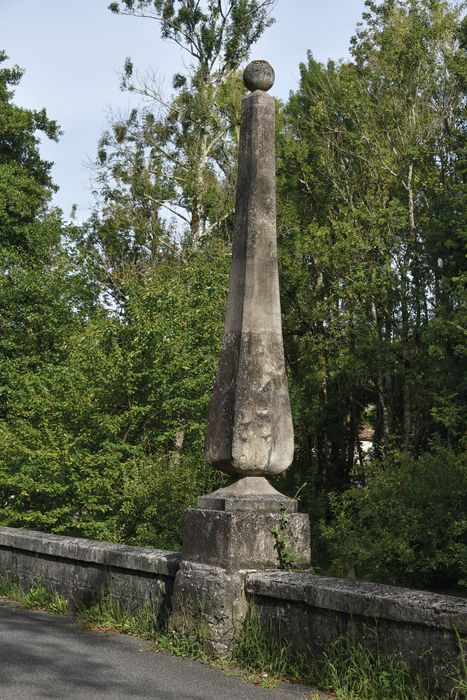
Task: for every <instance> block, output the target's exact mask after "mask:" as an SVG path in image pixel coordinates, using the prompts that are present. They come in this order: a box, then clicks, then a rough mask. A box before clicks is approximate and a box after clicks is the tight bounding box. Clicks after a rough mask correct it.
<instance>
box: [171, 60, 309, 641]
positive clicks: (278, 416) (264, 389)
mask: <svg viewBox="0 0 467 700" xmlns="http://www.w3.org/2000/svg"><path fill="white" fill-rule="evenodd" d="M244 81H245V85H246V87H247V88H248V89H249V90H250V94H249V95H247V96H246V97H244V98H243V101H242V114H241V127H240V152H239V168H238V179H237V198H236V207H235V230H234V240H233V250H232V269H231V276H230V287H229V294H228V301H227V313H226V319H225V326H224V336H223V342H222V350H221V357H220V362H219V369H218V373H217V378H216V383H215V386H214V391H213V398H212V403H211V408H210V411H209V419H208V428H207V434H206V459H207V461H208V462H209V463H210V464H212V465H213V466H214V467H215V468H217V469H220V470H221V471H223V472H226V473H227V474H229V475H230V476H232V477H233V479H234V482H233V483H232V484H231V485H229V486H226V487H224V488H221V489H218V490H217V491H214V493H210V494H206V495H205V496H201V497H200V498H198V507H197V508H188V510H187V511H186V514H185V523H184V532H183V560H182V563H181V565H180V568H179V570H178V572H177V576H176V579H175V588H174V595H173V599H172V601H173V609H172V615H171V618H170V619H171V622H170V625H171V628H172V629H173V630H174V631H183V632H185V633H187V632H190V631H192V630H193V629H194V627H196V625H199V624H200V623H202V624H203V628H204V630H205V633H206V642H205V647H206V651H207V652H208V653H214V654H223V655H225V654H228V653H230V652H231V651H232V647H233V645H234V644H235V640H236V638H237V635H238V632H239V630H240V628H241V625H242V622H243V620H244V618H245V615H246V612H247V607H248V606H247V600H246V597H245V591H244V581H245V576H246V572H247V571H251V570H261V569H276V568H278V567H279V566H280V563H281V562H280V561H279V557H278V547H277V542H276V540H275V537H274V532H277V528H278V527H279V522H282V523H283V522H284V521H283V520H282V521H281V520H280V518H281V511H282V510H284V509H286V511H287V517H286V521H287V527H286V531H285V532H284V533H283V534H284V535H286V536H287V537H288V541H289V543H290V546H291V547H292V548H293V549H294V551H295V553H296V555H297V558H300V559H301V561H302V563H304V564H305V565H306V564H307V563H309V561H310V523H309V518H308V516H307V515H305V514H304V513H298V512H297V502H296V501H295V500H294V499H292V498H288V497H287V496H284V495H283V494H281V493H279V492H278V491H276V489H274V488H273V487H272V486H271V484H270V483H269V482H268V480H267V478H266V477H267V476H273V475H276V474H280V473H281V472H283V471H284V470H285V469H287V467H288V466H289V465H290V463H291V461H292V457H293V428H292V419H291V413H290V403H289V394H288V388H287V376H286V372H285V363H284V350H283V344H282V328H281V312H280V299H279V277H278V270H277V253H276V191H275V184H276V177H275V147H274V143H275V126H274V121H275V119H274V116H275V103H274V99H273V98H272V97H270V96H269V95H268V94H267V92H266V91H267V90H268V89H269V88H270V87H271V86H272V85H273V83H274V71H273V69H272V68H271V66H270V65H269V64H268V63H267V62H266V61H253V63H250V65H249V66H248V67H247V68H246V70H245V73H244ZM193 621H194V622H193ZM193 625H194V627H193Z"/></svg>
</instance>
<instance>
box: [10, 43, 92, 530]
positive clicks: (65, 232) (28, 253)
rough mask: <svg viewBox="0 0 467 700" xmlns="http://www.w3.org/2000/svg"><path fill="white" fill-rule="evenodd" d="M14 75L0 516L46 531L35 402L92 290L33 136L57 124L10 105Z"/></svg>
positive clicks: (56, 439)
mask: <svg viewBox="0 0 467 700" xmlns="http://www.w3.org/2000/svg"><path fill="white" fill-rule="evenodd" d="M6 59H7V57H6V55H5V53H3V52H2V53H0V64H1V63H4V62H5V61H6ZM21 75H22V71H21V70H20V69H19V68H18V67H16V66H15V67H13V68H4V67H1V68H0V272H1V274H0V328H1V332H0V445H1V448H0V513H2V519H3V515H4V514H5V512H6V511H5V509H8V507H11V506H16V503H19V504H21V505H22V506H23V508H24V514H23V515H24V518H23V519H22V520H21V522H22V524H29V525H32V526H36V527H37V526H39V527H41V526H42V527H44V526H45V527H47V525H48V524H49V523H50V517H49V515H50V514H48V513H47V511H50V510H52V511H53V510H54V509H57V508H60V507H61V505H62V501H61V500H60V497H61V495H63V494H62V489H61V484H60V479H55V476H56V472H55V469H54V468H55V466H56V464H54V463H53V459H49V458H51V456H52V454H53V452H54V447H56V445H57V444H59V443H60V441H61V435H60V433H58V434H55V427H56V426H54V425H53V424H51V422H50V415H49V416H48V417H47V418H46V420H45V421H44V422H42V421H41V416H43V415H44V414H43V411H44V409H45V407H46V406H47V405H48V403H47V402H45V403H44V402H43V399H44V398H45V397H46V395H47V387H48V386H49V385H50V382H51V381H52V379H53V378H54V377H55V376H56V375H57V373H58V372H59V368H60V364H61V363H62V362H63V360H64V358H65V357H66V355H67V344H68V342H69V340H70V336H71V334H73V333H75V332H76V329H77V328H79V327H81V325H82V323H83V322H84V320H85V319H86V317H87V316H88V315H89V313H90V311H91V309H92V307H93V305H94V303H95V293H94V289H93V285H92V284H89V283H88V281H87V280H86V277H85V275H84V274H82V273H81V272H80V271H79V270H78V267H77V260H76V256H75V254H73V253H72V252H71V250H67V245H68V244H67V241H66V239H68V243H69V242H70V237H71V235H72V233H73V228H72V227H66V226H64V225H63V223H62V221H61V215H60V212H59V211H57V210H53V209H50V208H49V207H48V202H49V199H50V195H51V192H52V190H53V189H54V185H53V183H52V180H51V177H50V169H51V163H48V162H47V161H44V160H43V159H42V158H41V156H40V152H39V147H38V144H39V138H38V133H43V134H45V135H46V136H48V137H49V138H52V139H56V138H57V137H58V134H59V131H58V126H57V124H56V123H55V122H54V121H51V120H49V119H48V117H47V114H46V112H45V110H40V111H36V110H29V109H24V108H21V107H18V106H17V105H15V104H14V102H13V97H14V92H13V89H12V88H14V86H15V85H17V84H18V82H19V80H20V79H21ZM58 462H59V464H58V469H57V471H58V473H63V470H64V466H63V464H60V461H59V459H58ZM21 505H20V508H21ZM3 522H5V524H7V523H8V522H9V520H8V519H6V520H5V519H3Z"/></svg>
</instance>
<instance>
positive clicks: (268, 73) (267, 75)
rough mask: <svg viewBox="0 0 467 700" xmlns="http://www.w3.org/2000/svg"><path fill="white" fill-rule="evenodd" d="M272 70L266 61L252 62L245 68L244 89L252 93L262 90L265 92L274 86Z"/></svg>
mask: <svg viewBox="0 0 467 700" xmlns="http://www.w3.org/2000/svg"><path fill="white" fill-rule="evenodd" d="M275 77H276V76H275V75H274V69H273V67H272V66H271V64H270V63H268V62H267V61H252V62H251V63H249V64H248V66H247V67H246V68H245V71H244V73H243V82H244V83H245V87H246V88H247V89H248V90H250V92H253V91H254V90H264V91H265V92H267V91H268V90H270V88H272V86H273V85H274V80H275Z"/></svg>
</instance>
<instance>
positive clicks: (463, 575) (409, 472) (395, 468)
mask: <svg viewBox="0 0 467 700" xmlns="http://www.w3.org/2000/svg"><path fill="white" fill-rule="evenodd" d="M330 505H331V511H332V516H333V518H332V521H331V523H330V524H324V523H323V524H322V526H321V531H322V535H323V536H324V538H325V540H326V542H327V545H328V547H329V550H330V555H331V561H332V565H331V572H332V573H333V574H336V575H347V574H348V573H349V570H352V569H353V571H354V573H355V575H356V576H357V577H358V578H362V579H368V580H373V581H379V582H384V583H389V584H403V585H409V586H424V587H433V588H446V587H448V586H455V585H463V586H467V540H466V535H467V517H466V512H467V470H466V468H465V461H464V460H463V458H462V456H459V455H456V454H453V453H452V452H449V451H448V450H446V449H443V448H440V447H436V448H435V449H434V450H433V452H426V453H424V454H422V455H421V456H420V457H419V458H418V459H414V458H413V457H410V456H409V455H401V454H395V455H390V456H389V455H388V456H387V457H386V458H383V459H382V460H380V461H379V462H378V463H376V464H373V465H372V467H371V473H369V474H367V475H366V482H365V484H364V485H363V486H361V487H358V486H354V487H353V488H351V489H349V490H348V491H346V492H345V493H343V494H340V495H337V494H331V495H330Z"/></svg>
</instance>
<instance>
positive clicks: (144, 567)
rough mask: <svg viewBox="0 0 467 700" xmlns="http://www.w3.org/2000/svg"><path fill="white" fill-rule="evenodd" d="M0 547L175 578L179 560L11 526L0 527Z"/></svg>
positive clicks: (171, 555)
mask: <svg viewBox="0 0 467 700" xmlns="http://www.w3.org/2000/svg"><path fill="white" fill-rule="evenodd" d="M0 547H7V548H15V549H20V550H24V551H27V552H32V553H34V554H39V555H40V554H43V555H46V556H51V557H60V558H61V559H72V560H74V561H83V562H89V563H91V564H101V565H103V566H108V567H111V568H112V567H115V568H120V569H130V570H131V571H137V572H138V571H141V572H145V573H151V574H159V575H162V576H175V574H176V573H177V569H178V567H179V564H180V561H181V554H179V553H178V552H170V551H165V550H163V549H150V548H147V547H130V546H129V545H124V544H113V543H111V542H100V541H98V540H87V539H83V538H80V537H67V536H66V535H51V534H48V533H45V532H37V531H35V530H23V529H20V528H14V527H0Z"/></svg>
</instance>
